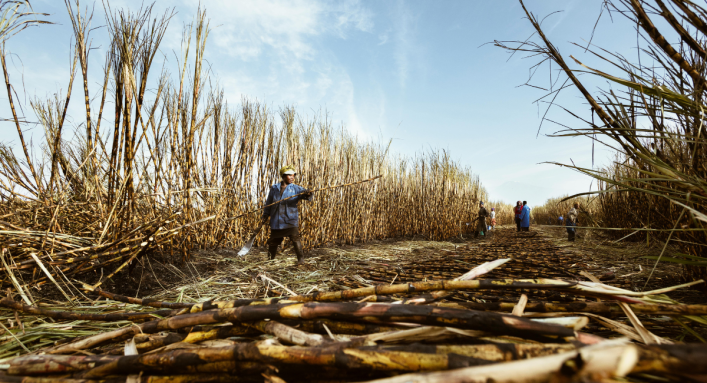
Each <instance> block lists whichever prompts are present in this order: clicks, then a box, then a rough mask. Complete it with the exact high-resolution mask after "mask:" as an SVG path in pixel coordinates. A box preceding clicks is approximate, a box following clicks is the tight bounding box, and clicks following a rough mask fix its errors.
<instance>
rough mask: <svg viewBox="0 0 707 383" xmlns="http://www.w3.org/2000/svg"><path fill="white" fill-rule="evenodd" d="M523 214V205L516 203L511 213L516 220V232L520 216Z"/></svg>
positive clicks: (518, 228) (518, 227)
mask: <svg viewBox="0 0 707 383" xmlns="http://www.w3.org/2000/svg"><path fill="white" fill-rule="evenodd" d="M522 212H523V205H521V203H520V201H518V202H516V207H514V208H513V213H514V214H515V220H516V231H520V214H521V213H522Z"/></svg>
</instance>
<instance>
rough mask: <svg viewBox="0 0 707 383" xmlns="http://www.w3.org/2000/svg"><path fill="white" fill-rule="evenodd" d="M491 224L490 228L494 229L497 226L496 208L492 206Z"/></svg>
mask: <svg viewBox="0 0 707 383" xmlns="http://www.w3.org/2000/svg"><path fill="white" fill-rule="evenodd" d="M490 217H491V226H489V230H493V229H495V228H496V208H493V207H492V208H491V215H490Z"/></svg>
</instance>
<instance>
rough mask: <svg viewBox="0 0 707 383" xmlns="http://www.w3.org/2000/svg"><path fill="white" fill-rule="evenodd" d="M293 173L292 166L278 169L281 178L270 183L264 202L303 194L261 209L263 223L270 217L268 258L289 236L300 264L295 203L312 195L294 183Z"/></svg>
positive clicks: (300, 247)
mask: <svg viewBox="0 0 707 383" xmlns="http://www.w3.org/2000/svg"><path fill="white" fill-rule="evenodd" d="M295 175H297V171H296V170H295V168H294V167H292V166H285V167H283V168H282V169H280V177H281V178H282V180H281V182H279V183H276V184H275V185H272V187H271V188H270V192H268V199H267V200H266V201H265V204H266V205H270V204H272V203H274V202H277V201H280V200H283V199H286V198H288V197H292V196H294V195H297V194H300V193H303V194H301V195H298V196H296V197H294V198H291V199H288V200H287V201H283V202H282V203H278V204H275V205H273V206H269V207H266V208H265V209H263V223H265V222H267V220H268V218H270V239H268V256H269V258H270V259H271V260H272V259H275V256H277V248H278V246H280V245H281V244H282V241H284V240H285V238H290V241H292V244H293V245H294V247H295V254H296V255H297V263H298V264H302V263H303V262H304V250H303V249H302V242H301V241H300V235H299V211H298V210H297V203H298V202H299V201H302V200H305V201H311V200H312V199H313V198H314V195H313V193H312V192H311V191H309V190H307V189H305V188H303V187H302V186H299V185H295V184H294V182H295Z"/></svg>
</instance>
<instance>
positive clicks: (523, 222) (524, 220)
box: [520, 201, 530, 231]
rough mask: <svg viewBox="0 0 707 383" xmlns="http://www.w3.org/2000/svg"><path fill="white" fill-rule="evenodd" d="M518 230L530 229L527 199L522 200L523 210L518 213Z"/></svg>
mask: <svg viewBox="0 0 707 383" xmlns="http://www.w3.org/2000/svg"><path fill="white" fill-rule="evenodd" d="M520 231H530V206H528V201H523V210H522V211H521V213H520Z"/></svg>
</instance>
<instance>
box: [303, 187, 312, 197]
mask: <svg viewBox="0 0 707 383" xmlns="http://www.w3.org/2000/svg"><path fill="white" fill-rule="evenodd" d="M312 194H314V192H313V191H311V190H309V189H307V190H305V191H304V192H302V196H303V197H307V198H309V197H311V196H312Z"/></svg>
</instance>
